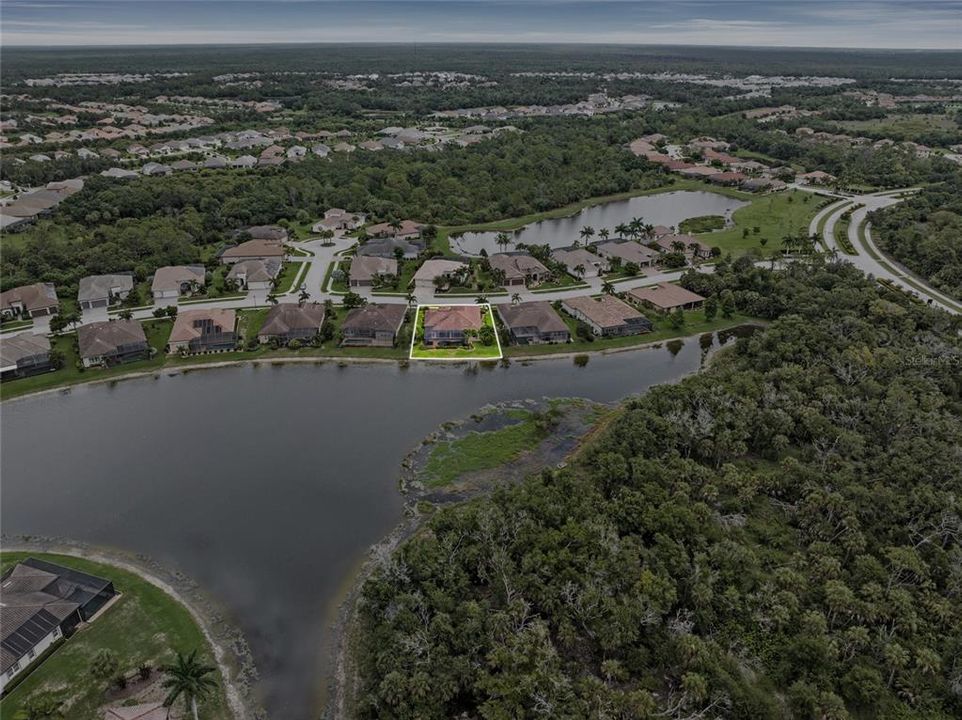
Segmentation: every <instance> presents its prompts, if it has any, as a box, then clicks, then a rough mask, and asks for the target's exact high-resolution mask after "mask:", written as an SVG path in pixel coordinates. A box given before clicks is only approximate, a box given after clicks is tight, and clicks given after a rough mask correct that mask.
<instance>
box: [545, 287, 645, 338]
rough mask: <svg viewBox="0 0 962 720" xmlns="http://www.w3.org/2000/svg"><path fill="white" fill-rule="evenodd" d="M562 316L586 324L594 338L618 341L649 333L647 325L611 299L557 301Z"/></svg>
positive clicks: (621, 303)
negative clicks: (620, 338) (624, 337)
mask: <svg viewBox="0 0 962 720" xmlns="http://www.w3.org/2000/svg"><path fill="white" fill-rule="evenodd" d="M561 307H562V308H563V309H564V311H565V312H566V313H568V314H569V315H571V316H572V317H574V318H577V319H578V320H581V322H583V323H585V324H587V325H588V326H589V327H590V328H591V330H592V332H593V333H594V334H595V335H600V336H602V337H618V336H621V335H639V334H641V333H646V332H651V328H652V325H651V321H650V320H649V319H648V318H646V317H645V316H644V315H642V314H641V313H640V312H638V311H637V310H635V309H634V308H633V307H631V305H629V304H628V303H626V302H623V301H622V300H619V299H618V298H616V297H614V296H613V295H602V296H601V297H598V298H593V297H587V296H581V297H573V298H568V299H567V300H562V301H561Z"/></svg>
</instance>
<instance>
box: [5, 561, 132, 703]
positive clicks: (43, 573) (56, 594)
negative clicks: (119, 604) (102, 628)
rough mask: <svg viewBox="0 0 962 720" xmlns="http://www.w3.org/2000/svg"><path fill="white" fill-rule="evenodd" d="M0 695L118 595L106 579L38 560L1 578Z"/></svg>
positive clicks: (18, 566) (19, 565)
mask: <svg viewBox="0 0 962 720" xmlns="http://www.w3.org/2000/svg"><path fill="white" fill-rule="evenodd" d="M0 587H2V588H3V602H2V603H0V636H2V637H0V692H2V691H3V689H4V688H5V687H6V686H7V685H8V684H9V683H10V681H12V680H13V679H14V678H16V677H17V675H19V674H20V673H21V672H23V671H24V670H25V669H26V668H27V667H28V666H29V665H30V664H31V663H32V662H33V661H34V659H35V658H37V657H40V656H41V655H43V653H44V652H46V651H47V650H48V649H49V648H50V647H51V646H53V645H54V643H56V642H57V641H58V640H60V639H61V638H63V637H66V636H69V635H70V634H71V633H72V632H73V630H74V628H76V626H77V625H78V624H80V623H82V622H90V621H91V620H92V619H93V617H94V616H95V615H96V614H97V612H98V611H99V610H100V609H101V608H103V607H104V605H106V604H107V603H108V602H109V601H110V599H111V598H113V597H114V596H115V595H116V594H117V593H116V591H115V590H114V586H113V583H112V582H110V581H109V580H105V579H104V578H100V577H97V576H95V575H90V574H88V573H84V572H80V571H79V570H74V569H72V568H67V567H63V566H61V565H55V564H54V563H50V562H46V561H44V560H37V559H36V558H27V559H26V560H23V561H21V562H19V563H17V564H16V565H14V566H13V567H12V568H10V569H9V570H8V571H7V572H6V573H4V574H3V576H2V577H0Z"/></svg>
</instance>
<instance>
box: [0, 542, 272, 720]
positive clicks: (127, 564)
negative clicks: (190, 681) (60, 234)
mask: <svg viewBox="0 0 962 720" xmlns="http://www.w3.org/2000/svg"><path fill="white" fill-rule="evenodd" d="M3 545H4V547H3V550H4V551H5V552H35V553H50V554H56V555H68V556H70V557H76V558H81V559H83V560H90V561H93V562H97V563H100V564H102V565H110V566H111V567H115V568H118V569H120V570H125V571H127V572H129V573H132V574H134V575H136V576H137V577H139V578H141V579H142V580H144V581H145V582H148V583H150V584H151V585H153V586H154V587H156V588H158V589H159V590H162V591H163V592H164V593H166V594H167V595H169V596H170V597H172V598H173V599H174V600H175V601H176V602H177V603H179V604H180V605H181V606H182V607H183V608H184V609H185V610H187V612H188V614H189V615H190V617H191V619H192V620H193V621H194V622H195V623H196V624H197V627H198V628H199V629H200V631H201V634H202V635H203V636H204V639H205V640H206V641H207V643H208V644H209V645H210V648H211V652H212V653H213V655H214V662H215V663H216V664H217V669H218V671H219V672H220V674H221V680H222V681H223V684H224V695H225V696H226V698H227V706H228V708H230V712H231V715H232V716H233V718H234V720H264V718H266V715H265V714H264V712H263V710H262V709H260V707H259V705H258V704H257V702H256V700H254V698H253V697H252V696H251V692H250V689H251V685H252V683H253V681H255V680H256V679H257V670H256V668H255V666H254V662H253V659H252V656H251V654H250V648H249V647H248V645H247V641H246V640H245V638H244V636H243V634H242V633H241V631H240V630H239V629H237V628H236V627H234V626H233V625H232V624H231V623H230V622H229V621H228V620H226V619H225V617H226V614H225V613H224V611H223V610H222V609H221V608H219V607H217V605H216V604H215V602H214V600H213V599H211V598H210V597H209V596H207V595H206V593H205V592H204V590H203V589H202V588H201V587H200V586H199V585H198V584H197V583H196V582H194V581H193V580H191V579H190V578H189V577H187V576H186V575H184V574H183V573H181V572H180V571H177V570H172V569H168V568H165V567H164V566H162V565H160V564H159V563H157V562H156V561H154V560H151V559H150V558H148V557H147V556H144V555H135V554H133V553H126V552H123V551H120V550H115V549H109V548H103V547H99V546H91V545H87V544H86V543H83V542H79V541H69V540H63V539H54V538H49V539H48V538H39V537H35V536H19V537H16V538H14V539H13V540H10V539H8V538H4V543H3ZM161 574H163V575H164V576H166V579H165V578H163V577H161ZM188 593H190V594H192V595H194V597H188ZM199 606H206V607H204V609H203V610H202V609H201V607H199ZM218 625H220V626H221V631H220V632H217V631H216V630H215V629H214V627H215V626H218ZM229 647H233V648H234V650H229V649H228V648H229ZM255 708H256V709H255Z"/></svg>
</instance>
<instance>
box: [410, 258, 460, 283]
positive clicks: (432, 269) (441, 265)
mask: <svg viewBox="0 0 962 720" xmlns="http://www.w3.org/2000/svg"><path fill="white" fill-rule="evenodd" d="M467 267H468V266H467V265H466V264H464V263H463V262H460V261H458V260H440V259H432V260H425V262H424V264H423V265H422V266H421V267H419V268H418V271H417V272H416V273H414V280H415V281H417V280H434V278H436V277H440V276H441V275H447V274H449V273H456V272H460V271H461V270H464V269H465V268H467Z"/></svg>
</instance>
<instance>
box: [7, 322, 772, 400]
mask: <svg viewBox="0 0 962 720" xmlns="http://www.w3.org/2000/svg"><path fill="white" fill-rule="evenodd" d="M742 326H756V327H763V326H764V323H762V322H761V321H758V320H747V321H741V322H738V323H735V324H733V325H731V326H726V327H723V328H718V329H716V330H706V331H704V332H698V333H692V334H690V335H678V336H676V337H671V338H663V339H661V340H651V341H648V342H640V343H638V344H636V345H625V346H622V347H609V348H599V349H597V350H581V351H568V352H557V353H554V352H546V353H532V354H530V355H524V354H521V355H504V356H503V357H502V358H500V359H491V360H485V359H472V358H465V359H463V360H457V361H456V362H457V363H466V364H470V363H472V362H479V363H480V362H485V363H487V362H493V363H502V362H504V361H508V362H509V363H513V362H519V363H522V364H527V363H530V362H534V361H541V360H572V359H574V358H575V357H578V356H580V355H587V356H589V357H591V356H594V355H598V356H604V355H613V354H615V353H622V352H631V351H635V350H651V349H653V348H657V347H658V346H661V345H665V344H666V343H669V342H673V341H675V340H685V339H688V338H693V337H699V336H701V335H704V334H705V333H706V332H707V333H713V334H714V333H718V332H723V331H726V330H732V329H733V328H736V327H742ZM417 360H418V358H414V359H413V360H412V359H411V358H404V357H397V358H378V357H361V356H358V355H353V356H352V355H314V356H310V357H296V356H293V355H291V356H279V357H274V358H250V359H246V358H245V359H237V360H219V361H210V362H195V363H190V364H186V365H171V366H168V367H164V366H162V367H158V368H152V369H150V370H135V371H133V372H129V373H123V374H121V375H113V376H111V377H102V378H98V377H93V378H90V379H89V380H86V379H85V380H82V381H80V382H75V383H68V384H65V385H56V386H54V387H50V388H43V389H41V390H33V391H30V392H25V393H23V394H20V395H16V396H14V397H10V398H5V397H0V404H6V403H14V402H17V401H19V400H25V399H28V398H37V397H42V396H44V395H50V394H53V393H62V392H64V391H69V390H71V389H72V388H76V387H88V386H93V385H103V384H105V383H116V382H122V381H125V380H138V379H141V378H147V377H155V378H157V377H160V376H161V375H165V374H166V375H169V376H175V375H179V374H182V373H188V372H196V371H198V370H218V369H223V368H230V367H240V366H243V365H251V366H259V365H326V364H329V363H334V364H337V365H366V364H374V365H388V364H392V365H398V366H400V367H410V364H411V362H415V361H417ZM451 364H456V363H451Z"/></svg>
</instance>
